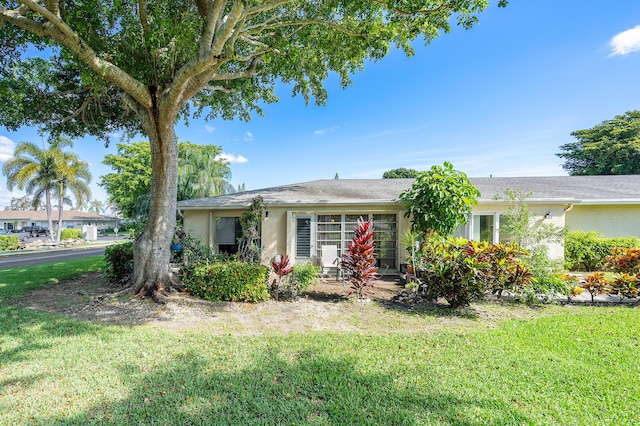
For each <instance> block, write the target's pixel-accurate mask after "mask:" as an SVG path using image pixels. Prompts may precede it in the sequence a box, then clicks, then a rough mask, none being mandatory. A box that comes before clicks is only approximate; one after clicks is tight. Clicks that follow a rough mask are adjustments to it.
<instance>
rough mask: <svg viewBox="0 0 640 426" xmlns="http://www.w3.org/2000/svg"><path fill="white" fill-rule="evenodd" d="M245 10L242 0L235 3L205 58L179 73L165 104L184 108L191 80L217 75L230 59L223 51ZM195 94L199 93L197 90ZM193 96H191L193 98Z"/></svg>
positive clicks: (210, 15) (211, 17) (216, 33)
mask: <svg viewBox="0 0 640 426" xmlns="http://www.w3.org/2000/svg"><path fill="white" fill-rule="evenodd" d="M243 8H244V6H243V4H242V1H241V0H235V1H234V3H233V7H232V8H231V11H230V12H229V14H228V15H226V16H225V17H224V19H223V22H224V23H223V24H222V26H221V27H219V28H218V30H217V31H216V32H215V35H214V37H213V43H212V45H211V46H210V47H209V48H208V49H207V50H206V54H205V56H204V57H196V58H194V59H193V60H191V61H189V62H188V63H187V64H185V65H184V66H183V67H182V68H181V69H180V70H179V71H178V73H177V74H176V76H175V77H174V80H173V84H171V87H170V89H169V91H168V93H167V96H166V97H165V98H164V99H163V102H165V103H166V104H168V105H175V106H176V107H177V108H180V107H182V105H184V103H185V102H187V101H188V100H189V99H190V97H189V96H187V95H186V94H185V90H186V88H187V87H188V86H189V85H190V84H191V80H192V79H193V78H194V77H197V76H200V75H202V74H213V73H215V71H216V69H218V68H219V67H220V65H222V64H223V63H225V62H226V61H227V60H228V59H229V58H223V57H222V49H223V48H224V45H225V43H227V41H228V40H229V39H230V38H231V36H232V35H233V33H234V30H235V28H236V25H237V24H238V22H239V21H241V20H242V11H243ZM213 15H214V13H213V10H212V11H210V13H209V18H210V19H213V17H214V16H213ZM202 43H203V41H202V40H201V44H200V46H201V47H202ZM207 81H208V80H205V81H203V82H202V84H200V87H199V88H202V86H203V85H204V84H206V82H207ZM187 93H189V94H191V93H192V91H191V90H188V91H187ZM195 93H197V90H196V91H195ZM195 93H193V94H195ZM193 94H191V96H193Z"/></svg>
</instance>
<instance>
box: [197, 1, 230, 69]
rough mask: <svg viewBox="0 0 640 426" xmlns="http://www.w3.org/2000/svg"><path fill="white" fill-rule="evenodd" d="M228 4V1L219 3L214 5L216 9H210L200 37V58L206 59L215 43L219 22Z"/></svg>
mask: <svg viewBox="0 0 640 426" xmlns="http://www.w3.org/2000/svg"><path fill="white" fill-rule="evenodd" d="M200 1H202V0H200ZM226 3H227V2H226V1H217V2H216V3H215V4H214V7H211V8H209V13H208V14H207V16H206V17H207V22H206V25H205V27H204V29H203V30H202V35H201V36H200V46H199V48H198V56H200V57H203V58H204V57H206V56H207V53H208V52H209V50H210V49H211V43H212V42H213V37H214V35H215V33H216V27H217V25H218V21H220V17H221V16H222V12H224V8H225V6H226Z"/></svg>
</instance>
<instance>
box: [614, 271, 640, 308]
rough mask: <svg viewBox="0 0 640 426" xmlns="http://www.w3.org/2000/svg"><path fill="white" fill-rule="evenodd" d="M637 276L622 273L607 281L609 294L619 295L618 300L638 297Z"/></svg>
mask: <svg viewBox="0 0 640 426" xmlns="http://www.w3.org/2000/svg"><path fill="white" fill-rule="evenodd" d="M638 281H640V280H639V279H638V277H636V276H634V275H629V274H625V273H622V274H620V275H618V276H617V277H615V279H614V280H613V282H610V283H609V291H608V292H609V294H615V295H617V296H620V302H622V300H623V299H624V298H627V299H633V298H635V297H638Z"/></svg>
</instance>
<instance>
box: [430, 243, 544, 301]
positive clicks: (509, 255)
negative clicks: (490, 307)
mask: <svg viewBox="0 0 640 426" xmlns="http://www.w3.org/2000/svg"><path fill="white" fill-rule="evenodd" d="M525 255H526V253H525V252H524V251H522V250H521V249H519V248H518V247H517V246H514V245H510V244H488V243H486V242H479V241H469V240H466V239H464V238H448V239H440V238H438V239H436V238H433V239H431V241H430V242H428V243H427V244H425V245H424V246H423V250H422V251H421V253H420V257H419V260H418V265H419V271H420V279H421V281H422V283H423V284H422V286H421V288H420V291H421V292H422V294H423V295H425V296H426V297H427V298H428V299H432V300H436V299H438V298H440V297H442V298H444V299H446V301H447V302H448V303H449V305H450V306H451V307H452V308H457V307H460V306H466V305H469V304H470V303H471V302H472V301H473V300H477V299H481V298H483V297H484V295H485V294H486V293H487V292H492V293H495V294H498V296H500V295H501V294H502V293H503V292H505V291H508V292H512V293H520V292H522V291H524V289H525V288H527V287H528V286H530V285H531V283H532V279H533V277H532V276H531V273H530V272H529V269H528V268H527V266H526V264H525V263H524V262H523V260H522V259H523V257H524V256H525Z"/></svg>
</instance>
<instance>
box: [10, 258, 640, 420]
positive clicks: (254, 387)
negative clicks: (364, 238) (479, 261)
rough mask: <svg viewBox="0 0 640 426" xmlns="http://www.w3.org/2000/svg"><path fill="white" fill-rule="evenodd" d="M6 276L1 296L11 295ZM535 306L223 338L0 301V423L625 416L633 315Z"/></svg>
mask: <svg viewBox="0 0 640 426" xmlns="http://www.w3.org/2000/svg"><path fill="white" fill-rule="evenodd" d="M69 263H72V262H69ZM73 263H74V265H73V267H72V268H71V269H73V270H75V271H76V273H84V271H83V268H87V269H86V271H89V270H90V269H91V268H95V267H98V266H99V265H98V264H97V263H93V264H92V263H91V262H88V263H86V264H84V266H79V265H78V264H75V262H73ZM59 270H65V271H66V269H65V268H61V269H59ZM6 271H7V270H0V277H1V278H0V281H2V282H3V283H5V286H4V287H2V288H0V295H1V297H3V298H6V297H8V296H7V295H6V293H7V292H8V291H9V292H10V295H11V297H17V295H18V294H20V293H21V291H22V290H21V289H19V288H15V287H20V285H19V284H18V283H17V282H16V281H15V280H13V281H12V280H10V279H7V278H5V277H6V275H5V272H6ZM15 276H16V275H14V277H15ZM52 277H53V273H49V274H45V273H44V272H41V277H40V278H39V279H38V280H34V278H31V277H30V278H29V279H30V280H34V281H39V282H40V283H41V284H42V285H47V283H48V282H51V281H52V280H51V278H52ZM57 279H60V278H57ZM7 283H9V284H7ZM34 285H36V284H30V286H34ZM12 288H13V290H8V289H12ZM22 294H24V292H22ZM513 309H518V307H514V308H513ZM539 311H540V315H539V316H537V317H535V318H528V319H516V320H508V321H501V322H499V323H498V325H497V326H494V327H487V324H486V323H484V322H483V321H482V319H480V318H478V319H476V320H475V323H473V321H470V320H469V323H471V324H472V325H470V326H469V327H468V328H467V329H461V328H459V327H456V328H455V329H448V328H440V329H434V330H433V331H429V332H420V333H376V334H358V333H327V332H314V333H306V334H290V335H286V336H285V335H271V336H257V337H255V336H254V337H238V336H233V335H228V336H213V335H211V334H209V333H207V332H206V330H204V329H199V330H197V331H196V330H192V331H188V332H187V331H182V332H176V331H170V330H165V329H160V328H156V327H151V326H136V327H120V326H118V327H116V326H105V325H98V324H93V323H87V322H79V321H75V320H71V319H68V318H65V317H62V316H57V315H52V314H47V313H40V312H33V311H29V310H26V309H20V308H16V307H13V306H10V305H9V306H7V304H5V303H3V304H2V306H1V307H0V424H3V425H4V424H7V425H9V424H83V425H84V424H221V425H223V424H321V425H322V424H393V425H400V424H408V425H419V424H427V425H451V424H455V425H485V424H491V425H494V424H504V425H512V424H540V425H549V424H558V425H572V424H573V425H605V424H616V425H625V424H629V425H631V424H636V423H637V419H638V418H640V381H638V377H639V376H640V364H639V363H638V354H639V353H640V332H639V330H638V324H639V323H640V310H639V309H637V308H635V309H634V308H629V307H611V308H596V307H586V306H585V307H566V308H560V307H553V308H540V309H539ZM392 315H393V317H392V318H393V319H392V322H393V323H396V322H398V321H401V319H400V318H398V315H399V313H398V312H394V313H393V314H392ZM407 315H409V314H407ZM310 320H311V319H310ZM414 320H415V315H414ZM436 320H437V317H436V318H434V317H433V316H432V317H428V314H425V321H429V322H433V321H436Z"/></svg>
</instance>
